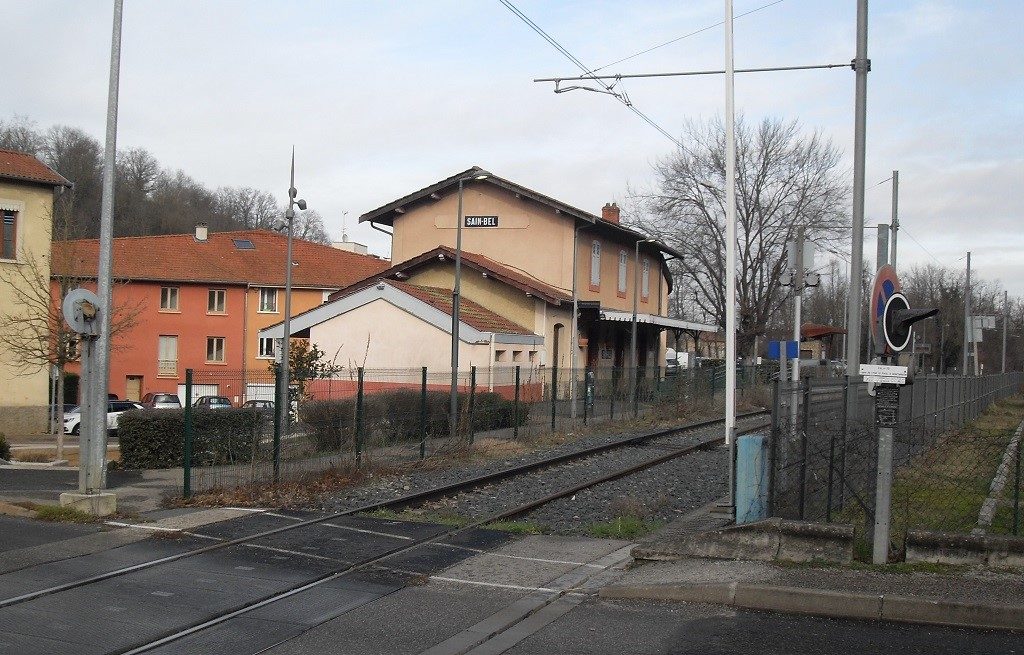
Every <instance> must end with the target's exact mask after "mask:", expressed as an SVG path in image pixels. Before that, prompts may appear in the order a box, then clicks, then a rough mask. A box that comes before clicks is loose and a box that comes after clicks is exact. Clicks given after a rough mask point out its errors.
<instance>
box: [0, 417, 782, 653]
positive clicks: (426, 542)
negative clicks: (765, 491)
mask: <svg viewBox="0 0 1024 655" xmlns="http://www.w3.org/2000/svg"><path fill="white" fill-rule="evenodd" d="M767 413H768V412H766V411H758V412H750V413H747V414H743V415H740V416H739V417H738V418H741V419H743V418H753V417H757V416H761V415H764V414H767ZM721 423H722V419H712V420H708V421H700V422H697V423H691V424H687V425H683V426H677V427H674V428H669V429H665V430H658V431H654V432H649V433H645V434H641V435H636V436H632V437H627V438H624V439H619V440H615V441H613V442H609V443H605V444H600V445H597V446H592V447H589V448H584V449H581V450H579V451H575V452H571V453H565V454H560V455H557V456H553V457H548V458H544V459H541V460H538V461H535V462H530V463H527V464H522V465H518V466H511V467H508V468H505V469H502V470H499V471H495V472H491V473H487V474H484V475H480V476H476V477H473V478H470V479H467V480H461V481H459V482H456V483H453V484H447V485H443V486H439V487H435V488H431V489H426V490H423V491H418V492H415V493H411V494H407V495H404V496H401V497H398V498H395V499H390V500H385V501H380V502H374V503H368V504H365V505H362V506H360V507H355V508H351V509H347V510H344V511H340V512H335V513H333V514H329V515H326V516H321V517H316V518H312V519H306V520H299V521H297V522H294V523H292V524H290V525H285V526H282V527H278V528H273V529H270V530H263V531H260V532H257V533H254V534H250V535H245V536H242V537H237V538H233V539H226V540H223V541H218V542H216V543H213V544H210V545H207V546H203V547H199V548H194V549H191V550H186V551H184V552H180V553H176V554H173V555H168V556H165V557H161V558H157V559H153V560H149V561H145V562H141V563H138V564H134V565H131V566H126V567H122V568H118V569H114V570H111V571H106V572H103V573H99V574H96V575H92V576H88V577H83V578H81V579H77V580H73V581H70V582H65V583H62V584H57V585H53V586H50V587H46V588H42V589H37V590H34V591H30V592H27V593H23V594H20V595H18V596H14V597H11V598H6V599H3V600H0V611H2V610H3V609H5V608H9V607H13V606H17V605H21V604H24V603H28V602H31V601H34V600H37V599H41V598H44V597H46V596H52V595H54V594H60V593H64V592H69V591H72V590H75V589H80V588H83V587H88V586H90V585H95V584H98V583H102V582H104V581H107V580H111V579H113V578H118V577H124V576H131V575H132V574H135V573H139V572H141V571H144V570H147V569H152V568H155V567H159V566H162V565H167V564H171V563H173V562H178V561H181V560H186V559H188V558H193V557H197V556H200V555H204V554H207V553H211V552H214V551H219V550H223V549H227V548H230V547H232V546H244V545H252V544H253V543H254V542H257V541H259V540H263V539H267V538H269V537H273V536H275V535H280V534H282V533H287V532H293V531H296V530H302V529H303V528H308V527H311V526H315V525H318V524H326V523H328V522H330V521H332V520H336V519H340V518H342V517H351V516H354V515H358V514H364V513H367V512H373V511H377V510H402V509H407V508H409V507H413V506H417V505H420V504H423V503H425V502H428V501H431V500H434V499H437V498H442V497H446V496H452V495H455V494H459V493H464V492H466V491H468V490H472V489H477V488H480V487H483V486H486V485H493V484H495V483H498V482H501V481H504V480H510V479H513V478H515V477H517V476H523V475H527V474H531V473H535V472H537V471H542V470H544V469H548V468H555V469H557V468H558V467H560V466H563V465H567V464H572V463H577V462H581V461H585V460H588V459H590V458H594V457H599V456H601V455H604V454H607V453H610V452H612V451H615V450H616V449H622V448H628V447H635V446H638V445H643V444H646V443H648V442H651V441H654V440H657V439H661V438H664V437H670V436H675V435H679V434H683V433H687V432H692V431H696V430H700V429H702V428H708V427H711V426H714V425H716V424H721ZM764 427H765V425H764V424H758V425H755V426H752V427H749V428H747V429H745V430H744V431H743V433H746V432H751V431H755V430H759V429H763V428H764ZM723 441H724V438H723V437H715V438H711V439H705V440H702V441H699V442H697V443H693V444H689V445H686V446H682V447H678V448H671V449H668V450H662V451H661V452H659V454H657V455H656V456H654V457H651V458H647V459H645V460H644V461H642V462H639V463H631V464H630V465H629V466H626V467H621V468H616V469H614V470H611V471H604V472H602V473H601V474H600V475H596V476H594V477H591V478H589V479H587V480H584V481H582V482H579V483H576V484H573V485H570V486H567V487H564V488H561V489H558V490H557V491H554V492H552V493H548V494H545V495H543V496H541V497H539V498H535V499H531V500H530V501H528V502H525V503H519V504H516V505H514V506H512V507H509V508H505V509H502V510H501V511H498V512H494V513H491V514H489V515H487V516H483V517H478V518H475V519H473V520H471V521H470V522H469V523H468V524H466V525H461V526H458V527H452V528H449V529H445V530H443V531H441V532H438V533H435V534H431V535H428V536H424V537H419V538H406V540H405V541H404V542H403V543H401V544H399V545H397V546H394V547H391V548H385V549H383V550H380V551H377V552H373V553H372V554H370V555H368V556H366V557H363V558H362V559H359V560H357V561H353V562H347V563H342V564H341V565H340V566H336V567H333V568H331V569H329V570H327V571H325V572H321V573H319V574H317V575H313V576H310V577H309V578H307V579H305V580H303V581H302V582H299V583H296V584H294V585H291V586H290V587H288V588H286V589H284V590H279V591H275V592H273V593H270V594H267V595H265V596H263V597H260V598H257V599H255V600H252V601H249V602H246V603H243V604H241V605H240V606H237V607H234V608H233V609H231V610H229V611H223V612H220V613H218V614H216V615H214V616H213V617H211V618H207V619H205V620H202V621H199V622H195V623H193V624H191V625H187V626H185V627H180V628H177V629H175V630H173V631H169V632H164V633H162V634H158V635H153V636H150V637H147V640H146V641H144V642H139V643H135V644H132V645H130V646H129V647H127V648H124V647H122V648H120V649H119V650H114V651H112V652H113V653H117V654H118V655H135V654H137V653H146V652H151V651H153V650H156V649H159V648H160V647H162V646H164V645H166V644H169V643H172V642H175V641H178V640H180V639H183V638H185V637H188V636H190V635H194V634H196V633H199V632H201V631H203V630H206V629H208V628H211V627H213V626H216V625H219V624H222V623H224V622H226V621H230V620H231V619H233V618H235V617H239V616H242V615H244V614H247V613H250V612H253V611H255V610H258V609H260V608H262V607H265V606H267V605H270V604H271V603H274V602H278V601H281V600H284V599H287V598H290V597H292V596H295V595H297V594H301V593H303V592H305V591H308V590H311V589H313V588H315V587H319V586H322V585H325V584H328V583H330V582H332V581H335V580H338V579H339V578H342V577H343V576H349V575H352V574H354V573H356V572H359V571H364V570H366V569H369V568H371V567H376V566H378V565H382V564H384V563H385V562H386V561H387V560H390V559H393V558H397V557H399V556H401V555H403V554H407V553H410V552H411V551H414V550H416V549H419V548H423V547H426V546H430V545H432V544H437V543H439V542H443V541H445V540H449V539H451V538H453V537H456V536H458V535H461V534H463V533H468V532H469V531H472V530H476V529H478V528H482V527H484V526H486V525H488V524H491V523H495V522H500V521H507V520H510V519H514V518H516V517H520V516H523V515H524V514H528V513H529V512H531V511H533V510H535V509H537V508H538V507H541V506H543V505H546V504H548V503H551V502H553V501H555V500H558V499H560V498H565V497H567V496H572V495H574V494H576V493H578V492H579V491H582V490H584V489H587V488H590V487H595V486H598V485H601V484H604V483H606V482H610V481H612V480H617V479H620V478H623V477H626V476H629V475H632V474H634V473H637V472H639V471H642V470H645V469H647V468H651V467H653V466H657V465H659V464H662V463H665V462H668V461H670V460H672V459H676V458H679V457H685V456H686V455H688V454H690V453H693V452H696V451H699V450H704V449H709V448H714V447H717V446H718V445H720V444H721V443H722V442H723ZM336 561H338V562H339V563H341V562H340V560H336Z"/></svg>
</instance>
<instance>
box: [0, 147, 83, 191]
mask: <svg viewBox="0 0 1024 655" xmlns="http://www.w3.org/2000/svg"><path fill="white" fill-rule="evenodd" d="M3 178H6V179H9V180H22V181H25V182H38V183H40V184H47V185H52V186H71V183H70V182H68V181H67V180H66V179H64V178H63V177H61V176H60V175H58V174H57V172H56V171H54V170H53V169H52V168H50V167H49V166H47V165H46V164H44V163H43V162H41V161H39V160H38V159H36V157H35V156H34V155H30V154H28V153H27V152H18V151H17V150H4V149H2V148H0V179H3Z"/></svg>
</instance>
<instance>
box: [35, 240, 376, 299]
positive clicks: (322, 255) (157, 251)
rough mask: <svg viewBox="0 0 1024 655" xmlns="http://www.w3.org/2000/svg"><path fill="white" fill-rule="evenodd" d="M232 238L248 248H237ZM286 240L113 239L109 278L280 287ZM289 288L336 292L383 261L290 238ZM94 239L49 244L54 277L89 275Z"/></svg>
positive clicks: (92, 271)
mask: <svg viewBox="0 0 1024 655" xmlns="http://www.w3.org/2000/svg"><path fill="white" fill-rule="evenodd" d="M236 240H248V241H251V242H252V245H253V248H246V249H240V248H238V247H237V246H236V244H235V241H236ZM287 241H288V240H287V238H286V237H285V236H284V235H282V234H278V233H277V232H271V231H269V230H239V231H234V232H215V233H211V234H210V235H209V238H208V239H207V241H205V242H200V241H197V240H196V239H195V237H194V235H192V234H168V235H162V236H148V237H119V238H116V239H114V277H115V278H116V279H119V280H150V281H162V282H184V283H187V282H200V283H203V282H206V283H211V282H212V283H219V284H254V285H266V286H284V262H285V258H286V256H287ZM292 248H293V250H292V261H293V262H294V266H293V267H292V284H293V285H294V286H296V287H312V288H319V289H341V288H344V287H347V286H349V285H351V284H352V283H353V282H355V281H357V280H362V279H364V278H366V277H367V276H371V275H374V274H375V273H380V272H381V271H384V270H386V269H387V268H388V262H387V261H385V260H382V259H378V258H376V257H371V256H369V255H360V254H357V253H353V252H348V251H345V250H339V249H338V248H332V247H331V246H325V245H321V244H319V243H313V242H311V241H303V240H302V239H294V240H293V246H292ZM98 252H99V241H98V240H97V239H82V240H78V241H66V242H59V241H55V242H54V244H53V258H52V268H53V271H54V274H55V275H56V274H59V273H67V274H70V275H74V276H76V277H85V278H88V277H95V276H96V269H97V262H98V258H99V255H98Z"/></svg>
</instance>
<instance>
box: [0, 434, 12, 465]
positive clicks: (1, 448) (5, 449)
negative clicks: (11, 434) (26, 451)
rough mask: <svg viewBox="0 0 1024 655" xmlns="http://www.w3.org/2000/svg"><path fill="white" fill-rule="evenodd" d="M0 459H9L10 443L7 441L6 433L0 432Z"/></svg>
mask: <svg viewBox="0 0 1024 655" xmlns="http://www.w3.org/2000/svg"><path fill="white" fill-rule="evenodd" d="M0 459H6V460H7V461H11V444H9V443H7V435H6V434H4V433H3V432H0Z"/></svg>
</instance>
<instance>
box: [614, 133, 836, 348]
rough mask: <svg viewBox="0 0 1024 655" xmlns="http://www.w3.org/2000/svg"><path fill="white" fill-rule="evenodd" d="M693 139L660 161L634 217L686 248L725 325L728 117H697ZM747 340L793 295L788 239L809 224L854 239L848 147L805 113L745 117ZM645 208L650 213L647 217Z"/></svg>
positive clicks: (742, 230)
mask: <svg viewBox="0 0 1024 655" xmlns="http://www.w3.org/2000/svg"><path fill="white" fill-rule="evenodd" d="M682 141H683V146H682V147H681V148H680V149H679V150H678V151H677V152H675V153H674V154H672V155H671V156H669V157H667V158H666V159H664V160H662V161H661V162H659V163H657V164H656V165H655V173H656V175H657V178H658V179H657V183H656V184H657V187H656V188H655V189H654V190H652V191H649V192H641V193H634V194H633V198H632V200H633V202H634V205H635V206H636V207H637V208H638V215H636V216H633V217H631V218H629V219H628V221H629V222H630V223H631V224H632V225H634V226H635V227H637V228H638V229H640V230H642V231H644V232H646V233H648V234H650V235H652V236H654V237H657V238H659V239H661V240H663V241H665V242H666V243H668V244H669V245H671V246H673V247H674V248H676V249H677V250H679V251H680V252H681V253H682V254H683V257H682V258H681V259H680V262H679V264H680V270H681V271H682V276H683V279H682V280H679V281H677V284H678V283H682V284H684V285H686V286H690V287H692V288H693V289H694V290H695V291H696V294H695V304H696V305H697V307H698V308H699V309H700V310H701V311H702V312H704V313H706V314H708V315H709V316H711V317H712V318H714V319H715V320H716V321H717V322H718V323H719V324H720V325H722V324H724V323H725V192H724V189H725V128H724V125H723V123H722V121H721V120H720V119H713V120H711V121H709V122H707V123H704V124H697V123H690V124H689V125H688V126H687V128H686V130H685V133H684V135H683V138H682ZM736 148H737V157H736V159H737V162H736V163H737V166H736V182H737V194H738V195H737V223H738V225H737V247H738V260H737V261H738V266H739V270H738V271H737V287H738V289H737V291H738V293H737V299H738V303H739V317H738V319H739V320H738V328H737V329H738V334H737V346H738V350H739V352H740V353H741V354H745V353H749V351H750V349H751V346H752V345H753V342H754V339H755V337H756V336H758V335H760V334H763V333H764V326H765V325H767V324H768V323H769V320H770V319H771V318H772V317H773V316H774V314H775V313H776V312H777V311H778V310H779V308H780V307H781V305H782V303H783V302H784V300H785V298H786V294H785V293H784V291H783V289H782V288H781V287H780V284H779V277H780V275H781V273H782V272H783V270H784V269H785V264H786V252H785V245H786V241H787V240H789V239H791V238H793V236H794V235H795V233H796V229H797V228H798V227H800V226H802V227H804V228H805V229H806V233H807V236H808V237H809V238H812V239H815V240H819V241H824V242H829V243H835V242H838V241H839V240H841V239H843V238H848V233H847V232H848V230H849V220H848V217H847V198H848V188H847V183H846V181H845V180H844V176H843V171H841V170H840V152H839V150H838V149H837V148H836V147H835V146H833V145H832V143H831V142H830V141H829V140H828V139H825V138H824V137H822V136H821V135H820V134H818V133H817V132H813V133H811V134H809V135H805V134H804V133H803V131H802V128H801V126H800V124H799V122H797V121H795V120H794V121H790V122H783V121H781V120H778V119H772V118H766V119H764V120H763V121H761V122H760V123H759V124H758V125H756V126H751V125H750V124H749V123H747V122H746V121H745V120H744V119H743V118H742V117H741V118H740V119H739V120H737V122H736ZM641 215H642V216H641Z"/></svg>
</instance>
